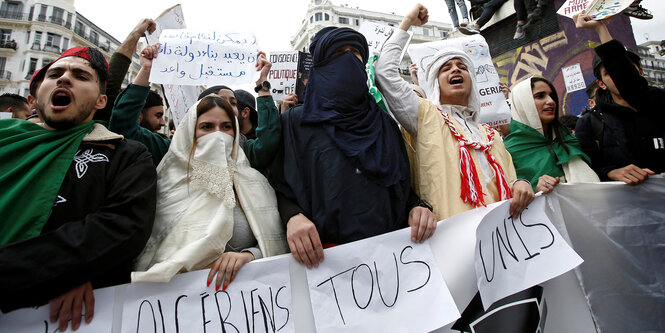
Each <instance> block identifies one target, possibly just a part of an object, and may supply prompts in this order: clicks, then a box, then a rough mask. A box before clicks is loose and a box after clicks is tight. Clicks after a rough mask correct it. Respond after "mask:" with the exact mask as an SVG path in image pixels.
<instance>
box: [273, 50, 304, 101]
mask: <svg viewBox="0 0 665 333" xmlns="http://www.w3.org/2000/svg"><path fill="white" fill-rule="evenodd" d="M300 53H301V52H299V51H284V52H270V62H271V63H272V67H270V72H268V81H269V82H270V87H271V91H270V93H271V94H272V98H273V99H275V100H276V101H279V100H281V99H282V98H284V96H286V95H288V94H295V93H296V83H297V80H298V58H299V54H300Z"/></svg>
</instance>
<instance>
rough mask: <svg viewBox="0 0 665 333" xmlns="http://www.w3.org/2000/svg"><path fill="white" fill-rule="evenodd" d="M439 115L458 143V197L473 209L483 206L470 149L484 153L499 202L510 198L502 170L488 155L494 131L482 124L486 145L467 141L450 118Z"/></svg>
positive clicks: (482, 194) (482, 197)
mask: <svg viewBox="0 0 665 333" xmlns="http://www.w3.org/2000/svg"><path fill="white" fill-rule="evenodd" d="M439 113H441V116H442V117H443V120H444V121H445V122H446V124H447V125H448V128H449V129H450V133H452V135H453V136H454V137H455V139H457V142H458V143H459V154H460V178H461V180H462V194H461V195H460V197H461V198H462V201H464V202H465V203H471V204H472V205H474V206H475V207H480V206H485V199H484V194H485V193H483V187H482V185H481V184H480V179H479V178H478V171H477V170H476V165H475V163H473V160H472V159H471V153H470V152H469V148H468V147H471V148H473V149H476V150H482V151H483V152H485V156H486V157H487V161H488V162H489V164H490V165H491V166H492V169H494V175H495V176H496V187H497V189H498V190H499V195H500V197H501V200H507V199H510V198H511V197H512V195H511V194H510V186H508V181H507V180H506V176H505V175H504V173H503V168H501V165H500V164H499V162H498V161H497V160H496V159H495V158H494V156H493V155H492V154H491V153H490V149H491V148H492V144H493V143H494V129H492V127H491V126H489V125H487V124H482V125H483V127H485V130H486V131H487V143H486V144H484V143H481V142H475V141H469V140H467V139H465V138H464V136H462V134H461V133H459V132H458V131H457V129H456V128H455V125H453V122H452V120H450V116H449V115H448V114H447V113H445V112H443V111H442V110H441V109H439Z"/></svg>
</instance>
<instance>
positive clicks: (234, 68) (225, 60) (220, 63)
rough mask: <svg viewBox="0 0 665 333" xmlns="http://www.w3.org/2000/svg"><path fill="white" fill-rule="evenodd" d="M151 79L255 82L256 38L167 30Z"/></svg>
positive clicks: (190, 82)
mask: <svg viewBox="0 0 665 333" xmlns="http://www.w3.org/2000/svg"><path fill="white" fill-rule="evenodd" d="M159 42H160V44H161V45H160V47H159V52H158V55H157V58H156V59H155V60H153V63H152V70H151V71H150V81H151V82H153V83H172V84H179V85H208V86H212V85H218V84H225V85H240V84H249V83H252V81H254V76H255V74H256V69H255V67H254V65H255V63H256V55H257V53H258V52H259V47H258V43H257V41H256V37H255V36H254V34H251V33H241V32H221V31H214V30H213V31H210V30H207V31H203V30H190V29H177V30H171V29H168V30H164V31H162V34H161V35H160V36H159Z"/></svg>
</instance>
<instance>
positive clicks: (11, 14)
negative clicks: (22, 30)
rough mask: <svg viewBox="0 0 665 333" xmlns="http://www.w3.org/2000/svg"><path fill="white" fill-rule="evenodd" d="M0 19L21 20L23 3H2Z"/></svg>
mask: <svg viewBox="0 0 665 333" xmlns="http://www.w3.org/2000/svg"><path fill="white" fill-rule="evenodd" d="M0 13H1V15H0V16H1V17H3V18H8V19H12V20H21V19H23V3H21V2H18V1H3V2H2V9H1V10H0Z"/></svg>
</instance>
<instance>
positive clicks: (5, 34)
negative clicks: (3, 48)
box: [0, 29, 12, 44]
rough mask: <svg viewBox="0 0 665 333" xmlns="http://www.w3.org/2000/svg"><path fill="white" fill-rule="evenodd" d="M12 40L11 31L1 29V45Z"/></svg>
mask: <svg viewBox="0 0 665 333" xmlns="http://www.w3.org/2000/svg"><path fill="white" fill-rule="evenodd" d="M10 40H12V31H11V29H0V43H2V44H5V43H7V42H9V41H10Z"/></svg>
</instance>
